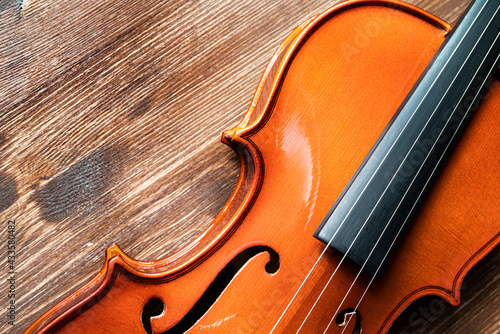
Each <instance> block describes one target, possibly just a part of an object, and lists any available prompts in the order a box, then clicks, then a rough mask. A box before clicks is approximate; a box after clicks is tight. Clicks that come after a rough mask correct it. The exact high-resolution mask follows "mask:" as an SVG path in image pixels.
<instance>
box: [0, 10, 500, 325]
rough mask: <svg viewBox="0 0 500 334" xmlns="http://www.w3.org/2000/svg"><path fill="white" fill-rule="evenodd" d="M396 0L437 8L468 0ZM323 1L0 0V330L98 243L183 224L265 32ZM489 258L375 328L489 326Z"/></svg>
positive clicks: (76, 278)
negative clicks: (458, 282) (455, 286)
mask: <svg viewBox="0 0 500 334" xmlns="http://www.w3.org/2000/svg"><path fill="white" fill-rule="evenodd" d="M409 2H411V3H413V4H415V5H417V6H419V7H422V8H424V9H426V10H428V11H430V12H432V13H434V14H435V15H437V16H439V17H441V18H443V19H445V20H446V21H449V22H453V21H454V20H456V18H457V17H458V16H459V15H460V13H461V12H462V11H463V10H464V9H465V7H466V6H467V5H468V3H469V2H470V1H469V0H461V1H456V0H455V1H451V0H449V1H436V0H428V1H409ZM334 3H335V2H332V1H294V2H274V1H262V2H245V1H239V0H238V1H220V2H209V1H194V0H193V1H178V0H173V1H164V2H147V1H135V2H128V1H114V2H97V1H88V2H73V1H67V0H62V1H59V2H53V1H47V0H45V1H42V0H31V1H24V2H21V4H19V3H18V2H17V1H2V2H1V3H0V27H1V29H0V45H1V46H0V66H1V71H0V87H1V88H0V91H1V100H0V107H1V110H2V111H1V113H2V116H1V118H0V149H1V152H0V162H1V169H0V215H1V220H2V221H4V222H5V224H6V222H7V221H8V220H9V219H10V220H12V219H15V220H16V222H17V241H18V248H17V252H18V254H17V262H16V266H17V268H16V269H17V272H18V275H17V281H16V283H17V286H16V295H17V298H16V307H17V318H16V326H15V327H13V328H12V327H11V326H9V325H8V324H7V320H5V318H4V319H3V320H1V321H0V329H1V330H2V332H6V333H7V332H8V333H21V332H23V331H24V330H25V329H26V328H27V327H28V326H29V325H30V324H31V323H32V322H33V321H34V320H36V318H38V317H39V316H40V315H42V314H43V313H44V312H45V311H47V310H48V309H49V308H50V307H51V306H53V305H54V304H55V303H56V302H58V301H59V300H61V299H62V298H63V297H65V296H66V295H68V294H70V293H71V292H72V291H75V290H76V289H77V288H78V287H80V286H82V285H83V284H84V283H85V282H87V281H88V280H89V279H90V278H91V277H92V276H94V275H95V273H97V272H98V271H99V269H100V267H101V266H102V262H103V260H104V250H105V249H106V248H108V247H110V246H111V245H112V244H114V243H117V244H118V245H119V246H120V247H121V248H122V249H123V250H124V251H125V252H126V253H127V254H128V255H130V256H131V257H134V258H137V259H141V260H153V259H158V258H162V257H165V256H167V255H168V254H171V253H172V252H174V251H175V250H177V249H179V248H180V247H182V246H183V245H185V244H186V243H187V242H189V241H190V240H192V239H193V238H194V237H195V236H197V235H199V234H200V233H201V232H202V231H203V229H204V227H206V226H207V225H208V223H209V222H210V221H211V220H212V219H213V218H214V217H215V216H216V214H217V213H218V211H219V210H220V208H221V207H222V206H223V205H224V203H225V201H226V200H227V198H228V197H229V195H230V193H231V190H232V188H233V187H234V185H235V183H236V179H237V174H238V162H237V159H236V157H235V156H234V154H233V153H232V152H231V150H230V149H229V148H227V147H225V146H224V145H222V144H220V142H219V138H220V134H221V132H222V130H224V129H228V128H231V127H232V126H234V125H235V124H236V123H237V122H238V121H239V120H240V119H241V118H242V116H243V114H244V112H245V110H246V108H247V107H248V104H249V101H250V99H251V98H252V93H253V91H254V90H255V88H256V85H257V82H258V79H259V77H260V75H261V74H262V71H263V70H264V67H265V65H266V64H267V62H268V61H269V59H270V57H271V55H272V53H273V51H274V50H275V49H276V47H277V46H278V44H279V43H280V42H281V41H282V40H283V39H284V38H285V37H286V35H287V34H288V33H290V32H291V30H292V29H293V28H294V27H296V26H297V25H299V24H300V23H302V22H303V21H304V20H306V19H308V18H310V17H311V16H313V15H315V14H317V13H319V12H321V11H323V10H325V9H326V8H328V7H330V6H331V5H333V4H334ZM3 235H5V236H6V233H4V234H3ZM3 240H7V239H6V237H4V239H3ZM499 258H500V254H499V251H498V249H496V250H495V251H494V252H493V253H492V254H491V255H490V256H488V257H487V258H486V259H485V260H484V261H482V263H481V264H480V265H479V266H477V267H476V268H475V269H474V270H473V272H472V273H471V274H470V275H468V277H467V278H466V281H465V287H466V288H464V289H463V292H464V295H463V302H462V305H461V306H459V307H456V308H447V307H444V306H443V307H442V308H441V307H439V310H438V306H436V305H438V304H439V302H436V301H435V300H433V299H432V300H423V301H422V302H421V303H419V304H418V305H416V306H414V307H411V308H410V309H409V310H407V311H406V312H405V313H404V314H403V315H402V316H401V317H400V319H399V321H398V323H397V324H396V325H395V326H394V328H393V329H392V330H391V331H392V332H393V333H404V332H408V333H413V332H422V333H498V332H500V315H499V314H498V312H497V310H498V309H500V291H499V286H500V284H499V281H500V270H499V268H498V263H499ZM2 273H3V276H2V277H5V276H6V275H7V274H6V268H2ZM5 287H6V286H5ZM4 290H5V291H4V292H3V293H0V296H1V297H0V301H1V305H7V302H8V299H7V291H6V289H4ZM439 305H442V304H439ZM485 305H486V307H485ZM2 307H4V306H2ZM422 309H423V310H424V311H422ZM425 310H428V311H425ZM415 313H416V314H417V315H416V316H415V315H414V314H415Z"/></svg>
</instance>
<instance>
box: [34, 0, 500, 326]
mask: <svg viewBox="0 0 500 334" xmlns="http://www.w3.org/2000/svg"><path fill="white" fill-rule="evenodd" d="M450 29H451V27H450V26H449V25H448V24H446V23H444V22H442V21H441V20H439V19H437V18H435V17H433V16H431V15H430V14H428V13H425V12H423V11H421V10H419V9H417V8H416V7H413V6H410V5H406V4H403V3H401V2H397V1H348V2H345V3H342V4H340V5H338V6H335V7H333V8H331V9H330V10H328V11H326V12H324V13H323V14H321V15H318V16H316V17H314V18H312V19H311V20H309V21H307V22H305V23H304V24H303V25H301V26H300V27H298V28H297V29H296V30H295V31H293V32H292V34H291V35H290V36H289V37H288V38H287V39H286V40H285V41H284V42H283V44H282V45H281V46H280V47H279V49H278V51H277V52H276V53H275V55H274V56H273V58H272V60H271V62H270V64H269V65H268V67H267V69H266V71H265V73H264V75H263V77H262V80H261V82H260V84H259V86H258V89H257V92H256V95H255V97H254V99H253V101H252V104H251V106H250V108H249V110H248V112H247V114H246V115H245V117H244V119H243V120H242V121H241V122H240V123H239V124H238V125H237V126H236V127H235V128H233V129H231V130H228V131H225V132H224V134H223V138H222V140H223V142H225V143H226V144H229V145H231V147H233V148H234V150H235V152H236V153H237V154H238V156H239V159H240V165H241V172H240V177H239V181H238V183H237V187H236V189H235V190H234V192H233V195H232V196H231V198H230V200H229V201H228V203H227V204H226V206H225V207H224V209H223V210H222V211H221V213H220V214H219V216H218V217H217V218H216V219H215V221H214V222H213V223H212V224H211V225H210V227H209V228H208V229H207V230H206V231H205V232H204V233H203V234H202V235H200V236H199V237H198V238H197V239H196V240H194V241H193V242H192V243H191V244H189V245H188V246H187V247H185V248H184V249H182V250H181V251H179V252H178V253H176V254H174V255H172V256H170V257H168V258H165V259H162V260H158V261H154V262H140V261H137V260H134V259H131V258H129V257H127V256H126V255H125V254H124V253H123V252H122V251H121V250H120V249H119V248H118V247H117V246H115V247H113V248H111V249H109V250H108V252H107V258H106V263H105V266H104V267H103V269H102V270H101V272H100V273H99V274H98V275H97V276H96V277H95V278H94V279H93V280H92V281H91V282H89V283H88V284H87V285H85V286H84V287H83V288H82V289H80V290H79V291H78V292H77V293H75V294H74V295H72V296H70V297H68V298H67V299H65V300H63V301H62V302H61V303H59V304H58V305H56V306H55V307H54V308H52V309H51V310H50V311H49V312H48V313H46V314H45V315H44V316H43V317H41V318H40V319H39V320H38V321H37V322H36V323H35V324H33V325H32V326H31V327H30V328H29V329H28V331H27V332H28V333H35V332H36V333H54V332H57V333H72V334H74V333H146V332H150V333H182V332H187V333H202V332H210V333H270V332H271V331H273V330H274V333H295V332H297V330H298V329H299V328H300V327H301V326H302V328H301V332H303V333H323V332H324V331H325V330H326V332H328V333H343V332H345V333H353V332H356V331H359V330H360V329H361V330H362V331H363V333H385V332H386V331H387V330H388V329H389V327H390V326H391V324H392V323H393V321H394V320H395V319H396V317H397V316H398V314H399V313H400V312H401V311H402V310H403V309H404V308H405V307H406V306H408V305H409V304H410V303H412V302H413V301H415V300H416V299H418V298H420V297H423V296H426V295H437V296H440V297H442V298H444V299H445V300H447V301H448V302H449V303H451V304H453V305H456V304H458V302H459V299H460V285H461V282H462V280H463V278H464V276H465V275H466V273H467V272H468V270H469V269H470V268H471V267H473V266H474V265H475V264H476V263H477V262H478V261H479V260H480V259H481V258H482V257H484V256H485V255H486V254H487V253H488V252H489V251H490V250H492V249H493V248H494V247H495V246H496V245H497V244H498V243H499V241H500V228H499V225H498V221H499V219H500V206H498V203H499V202H500V195H499V192H498V188H499V186H500V181H499V178H498V175H499V174H500V161H498V159H497V160H495V158H493V159H492V157H496V156H497V154H498V151H499V149H500V131H498V128H497V124H498V122H497V117H498V116H497V115H498V113H499V112H500V84H499V83H498V82H496V81H495V82H493V84H492V86H491V87H490V90H489V94H488V98H487V99H486V100H485V101H484V102H483V103H482V105H481V108H480V109H479V110H478V111H477V112H476V113H475V115H474V117H473V118H472V120H471V122H470V124H469V125H468V127H467V129H466V131H465V133H464V135H463V137H462V139H461V140H460V142H459V144H458V146H457V147H456V149H455V150H454V152H453V154H452V156H451V158H450V160H449V161H448V162H447V164H446V166H445V168H444V170H443V171H442V172H441V174H440V175H439V178H438V180H437V182H436V184H435V185H434V186H433V188H432V189H431V191H430V194H429V195H428V197H427V198H426V200H425V202H424V204H423V205H422V208H421V209H420V211H419V213H418V215H417V217H416V218H415V220H414V221H413V223H412V224H411V226H410V228H409V230H408V232H407V233H406V234H405V236H404V238H403V240H402V241H401V244H400V245H399V247H398V248H397V250H396V251H395V252H393V254H392V255H391V258H390V260H389V263H388V265H387V269H386V270H385V271H384V273H383V274H382V275H381V277H380V278H379V279H377V280H375V281H373V283H372V284H371V285H370V287H369V288H368V289H366V288H367V287H368V285H369V284H370V281H371V277H370V276H369V275H368V274H367V273H364V272H363V273H361V275H360V276H359V278H358V279H357V280H356V284H354V285H353V288H352V289H351V290H350V291H349V293H347V292H348V290H349V287H350V285H351V283H352V282H353V281H354V280H355V279H356V276H357V275H358V272H359V270H360V268H359V266H358V265H356V264H354V263H351V262H350V261H344V262H343V263H342V264H341V265H340V267H339V269H338V271H337V272H336V274H335V276H334V277H333V279H332V281H331V282H330V283H329V284H328V286H327V287H326V289H325V290H324V292H323V294H322V295H321V298H319V299H318V296H319V295H320V293H321V292H322V290H323V287H325V286H326V285H327V282H328V280H329V279H330V277H331V275H332V273H333V272H334V271H335V270H336V267H337V265H338V264H339V262H340V261H341V257H342V255H341V254H339V253H337V252H334V251H332V252H326V253H325V254H324V256H323V257H321V260H320V261H319V262H318V264H317V266H316V267H315V269H314V270H313V271H312V273H311V275H310V276H309V277H308V279H307V280H306V281H305V283H304V286H303V287H302V289H301V290H300V292H299V293H298V294H297V296H296V298H295V299H294V301H293V302H292V303H291V304H290V305H289V303H290V301H291V300H292V298H293V297H294V295H295V293H296V292H297V291H298V289H299V287H300V286H301V284H302V283H303V282H304V280H305V279H306V277H307V276H308V273H309V272H310V270H311V268H312V267H313V266H314V264H315V262H316V260H317V259H318V258H320V256H321V254H322V252H323V250H324V248H325V244H324V243H322V242H320V241H319V240H317V239H315V238H314V237H313V233H314V231H315V230H316V228H317V227H318V225H319V224H320V222H321V221H322V219H323V218H324V216H325V215H326V214H327V212H328V210H329V209H330V207H331V206H332V204H333V203H334V202H335V200H336V198H337V197H338V196H339V195H340V193H341V192H342V190H343V188H344V187H345V185H346V184H347V183H348V181H349V179H350V178H351V176H352V175H353V174H354V173H355V171H356V169H357V168H358V166H359V165H360V164H361V162H362V161H363V159H364V157H365V156H366V155H367V154H368V152H369V150H370V148H371V147H372V146H373V144H374V143H375V142H376V140H377V138H378V137H379V135H380V134H381V133H382V131H383V130H384V128H385V127H386V125H387V124H388V122H389V121H390V120H391V118H392V117H393V115H394V113H395V112H396V111H397V109H398V107H399V105H400V104H401V103H402V102H403V100H404V99H405V97H406V95H407V94H408V93H409V91H410V89H411V88H412V86H413V85H414V84H415V82H416V81H417V79H418V78H419V76H420V75H421V73H422V71H423V70H424V69H425V67H426V65H427V64H428V63H429V61H430V60H431V58H432V57H433V55H434V54H435V53H436V51H437V50H438V48H439V47H440V45H441V44H442V42H443V41H444V38H445V36H446V35H447V33H448V32H449V31H450ZM207 289H208V290H207ZM365 292H366V293H365ZM344 297H345V300H344ZM360 299H362V302H361V303H359V306H358V307H357V304H358V301H359V300H360ZM152 301H153V302H156V303H157V304H158V305H163V306H162V307H159V308H158V309H157V310H156V314H153V313H152V314H151V316H149V315H148V313H147V312H148V311H145V306H146V304H148V303H153V302H152ZM288 305H289V308H288V309H287V306H288ZM339 305H340V306H341V308H340V310H343V311H344V314H347V315H346V319H348V318H351V320H352V321H350V322H348V324H347V328H346V327H345V325H342V324H337V323H338V322H339V321H338V320H336V319H332V317H334V313H335V312H334V311H335V310H336V309H337V308H338V307H339ZM146 309H147V308H146ZM162 309H163V310H162ZM285 309H286V312H285ZM354 309H355V311H354ZM309 313H310V314H309ZM308 314H309V315H308ZM307 315H308V317H307V321H305V322H304V319H306V316H307ZM278 321H279V322H278ZM341 322H342V321H340V323H341ZM329 324H330V325H329ZM327 328H328V329H327Z"/></svg>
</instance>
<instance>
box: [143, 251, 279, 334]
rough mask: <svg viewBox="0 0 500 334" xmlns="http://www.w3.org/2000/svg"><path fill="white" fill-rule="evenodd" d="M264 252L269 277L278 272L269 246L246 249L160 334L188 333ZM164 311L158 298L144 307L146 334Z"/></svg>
mask: <svg viewBox="0 0 500 334" xmlns="http://www.w3.org/2000/svg"><path fill="white" fill-rule="evenodd" d="M264 252H267V253H268V254H269V257H270V260H269V262H268V263H267V264H266V265H265V267H264V269H265V270H266V272H267V273H268V274H269V275H273V274H275V273H276V272H278V270H279V268H280V258H279V255H278V253H277V252H276V251H275V250H273V249H272V248H270V247H267V246H253V247H250V248H247V249H245V250H244V251H242V252H241V253H239V254H238V255H236V256H235V257H234V259H232V260H231V261H230V262H229V263H228V264H227V265H226V266H225V267H224V269H222V270H221V272H220V273H219V274H218V275H217V276H216V277H215V279H214V280H213V282H212V283H211V284H210V285H209V286H208V288H207V290H205V292H204V293H203V295H201V297H200V299H198V301H197V302H196V303H195V304H194V305H193V307H192V308H191V310H189V311H188V312H187V313H186V315H184V317H183V318H182V319H181V320H179V322H177V323H176V324H175V325H174V326H173V327H172V328H170V329H168V330H166V331H165V332H163V333H160V334H182V333H185V332H186V331H188V330H189V329H190V328H191V327H193V326H194V325H195V324H196V322H198V320H200V319H201V317H203V315H205V313H206V312H207V311H208V310H209V309H210V307H211V306H212V305H213V304H214V303H215V302H216V301H217V299H218V298H219V296H220V295H221V294H222V293H223V292H224V290H225V289H226V288H227V286H228V285H229V283H231V281H232V280H233V278H234V276H236V274H237V273H238V272H239V271H240V270H241V268H243V266H244V265H245V264H246V263H247V262H248V261H249V260H251V259H252V258H253V257H255V256H256V255H258V254H260V253H264ZM164 310H165V304H164V303H163V301H161V300H160V299H158V298H151V299H150V300H149V301H148V302H147V303H146V305H144V308H143V310H142V316H141V320H142V326H143V327H144V330H145V331H146V333H148V334H154V333H153V329H152V326H151V318H153V317H158V316H160V315H162V314H163V312H164Z"/></svg>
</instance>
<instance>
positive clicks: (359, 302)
mask: <svg viewBox="0 0 500 334" xmlns="http://www.w3.org/2000/svg"><path fill="white" fill-rule="evenodd" d="M498 37H500V34H499V35H497V37H496V39H495V42H494V43H493V44H495V43H496V41H497V40H498ZM492 46H493V45H492ZM490 50H491V48H490ZM499 60H500V54H499V55H498V57H497V58H496V60H495V63H498V61H499ZM481 65H482V64H481ZM495 69H496V67H493V68H492V70H491V71H490V72H489V74H488V75H487V76H486V79H485V80H484V82H483V84H482V85H481V88H480V89H479V91H478V93H477V94H476V96H475V97H474V99H473V101H472V103H471V105H474V104H475V103H476V101H477V98H478V97H479V95H480V92H481V90H482V89H483V88H484V86H485V84H486V83H487V82H488V78H489V77H490V76H491V74H492V72H493V70H495ZM476 74H477V73H476ZM469 87H470V85H469ZM464 95H465V94H464ZM462 98H463V96H462ZM455 110H456V109H455ZM469 112H470V109H469V111H468V112H467V113H469ZM466 115H467V114H466ZM466 115H464V118H462V120H461V121H460V123H459V125H458V127H457V130H456V131H455V133H454V134H453V136H452V138H451V141H452V140H453V138H454V137H455V136H456V134H457V133H458V131H459V130H460V127H461V126H462V123H463V122H464V120H465V119H466V118H467V117H466ZM451 141H450V142H449V143H448V145H447V146H446V148H445V152H446V151H447V150H448V148H449V146H450V144H451ZM444 155H445V153H443V154H442V155H441V157H440V158H439V161H438V163H437V164H436V167H434V169H433V170H432V172H431V174H430V176H429V178H428V179H427V182H426V183H425V186H424V188H425V187H426V186H427V184H428V183H429V181H430V179H431V178H432V176H433V175H434V173H435V172H436V170H437V166H438V165H439V163H440V162H441V160H442V159H443V157H444ZM414 181H415V179H413V181H412V183H413V182H414ZM410 187H411V186H410ZM422 194H423V190H422V191H421V192H420V194H419V195H418V197H417V200H416V201H415V203H414V204H413V206H412V208H411V209H410V214H409V215H408V216H407V217H406V219H405V220H404V222H403V224H402V225H401V227H400V228H399V230H398V233H397V234H396V237H395V238H394V240H393V241H392V243H391V245H390V246H389V250H388V251H387V252H386V253H385V255H384V258H383V260H382V261H381V263H380V264H379V266H378V267H377V270H376V271H375V274H374V275H373V277H372V278H371V280H370V282H369V283H368V285H367V287H366V288H365V290H364V292H363V294H362V295H361V297H360V299H359V301H358V303H357V304H356V306H355V308H354V309H357V308H358V307H359V305H360V304H361V301H362V300H363V298H364V297H365V295H366V293H367V291H368V289H369V288H370V286H371V284H372V283H373V281H374V279H375V276H376V275H377V273H378V272H379V270H380V268H381V267H382V263H383V262H384V261H385V259H386V257H387V256H388V255H389V253H390V251H391V249H392V247H393V246H394V243H395V241H396V240H397V238H398V236H399V234H400V233H401V231H402V230H403V228H404V226H405V225H406V223H407V222H408V218H409V216H410V215H411V213H412V212H413V210H414V209H415V206H416V203H418V201H419V200H420V197H421V196H422ZM401 203H402V201H400V202H399V204H398V207H399V206H400V205H401ZM396 210H397V209H396ZM393 216H394V215H393ZM391 220H392V217H391ZM382 234H383V232H382ZM379 240H380V238H379ZM379 240H377V243H378V241H379ZM370 254H371V253H370ZM333 319H334V317H333V318H332V319H331V320H330V323H329V325H328V326H330V324H331V323H332V322H333ZM351 319H352V317H351V318H350V319H349V320H348V321H347V323H346V325H345V328H344V330H343V331H342V333H344V331H345V329H346V328H347V326H348V325H349V322H350V321H351ZM327 329H328V328H327ZM342 333H341V334H342Z"/></svg>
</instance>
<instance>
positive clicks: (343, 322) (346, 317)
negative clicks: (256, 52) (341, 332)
mask: <svg viewBox="0 0 500 334" xmlns="http://www.w3.org/2000/svg"><path fill="white" fill-rule="evenodd" d="M352 317H356V325H355V326H354V330H353V332H352V334H361V314H360V313H359V311H358V310H355V309H353V308H348V309H345V310H343V311H341V312H339V314H338V315H337V318H336V319H335V322H336V323H337V326H339V327H344V326H347V324H348V323H349V322H350V319H351V318H352Z"/></svg>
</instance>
